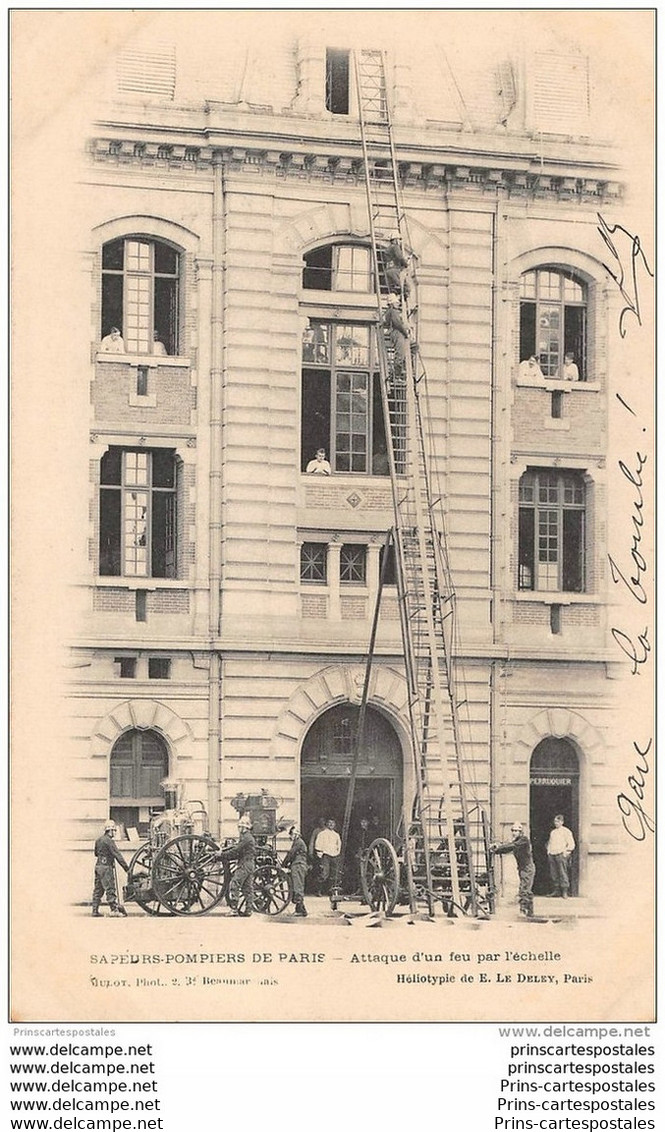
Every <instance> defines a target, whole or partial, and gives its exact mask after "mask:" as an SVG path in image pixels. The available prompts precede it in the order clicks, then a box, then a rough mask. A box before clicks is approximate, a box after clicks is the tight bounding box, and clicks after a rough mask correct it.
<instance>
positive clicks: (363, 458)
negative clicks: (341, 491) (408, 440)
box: [335, 373, 369, 472]
mask: <svg viewBox="0 0 665 1132" xmlns="http://www.w3.org/2000/svg"><path fill="white" fill-rule="evenodd" d="M368 378H369V375H368V374H366V373H338V374H337V375H336V379H337V383H338V389H337V397H336V403H335V412H336V416H335V448H336V451H337V455H338V457H340V456H342V454H344V457H346V454H348V455H349V456H350V462H348V461H347V460H346V458H344V460H343V463H344V464H346V465H347V466H346V467H342V466H340V464H339V462H338V463H337V469H338V470H339V471H342V470H343V471H352V472H364V471H366V470H367V433H368V427H367V426H368V409H369V406H368V398H367V392H368ZM349 395H350V396H349ZM349 408H350V409H351V410H352V411H351V412H350V413H349V412H348V409H349Z"/></svg>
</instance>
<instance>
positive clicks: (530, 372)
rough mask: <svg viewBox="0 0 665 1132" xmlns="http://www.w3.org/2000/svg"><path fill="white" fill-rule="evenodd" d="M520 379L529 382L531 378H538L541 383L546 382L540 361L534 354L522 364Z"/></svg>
mask: <svg viewBox="0 0 665 1132" xmlns="http://www.w3.org/2000/svg"><path fill="white" fill-rule="evenodd" d="M520 377H521V378H526V379H527V380H528V379H529V378H536V379H537V380H539V381H543V380H544V378H545V374H544V373H543V371H542V369H541V368H540V365H539V363H538V359H537V358H536V357H535V356H534V355H533V354H532V355H531V357H530V358H526V360H525V361H523V362H520Z"/></svg>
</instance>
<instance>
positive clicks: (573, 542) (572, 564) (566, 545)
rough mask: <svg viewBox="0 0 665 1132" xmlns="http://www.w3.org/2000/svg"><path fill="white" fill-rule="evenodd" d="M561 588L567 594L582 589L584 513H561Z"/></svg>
mask: <svg viewBox="0 0 665 1132" xmlns="http://www.w3.org/2000/svg"><path fill="white" fill-rule="evenodd" d="M562 574H563V577H562V588H563V589H564V590H566V591H567V592H569V593H571V592H572V593H581V592H582V591H583V589H584V511H581V510H575V511H568V510H566V509H564V512H563V570H562Z"/></svg>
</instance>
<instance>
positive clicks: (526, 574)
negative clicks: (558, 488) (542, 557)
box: [518, 507, 535, 590]
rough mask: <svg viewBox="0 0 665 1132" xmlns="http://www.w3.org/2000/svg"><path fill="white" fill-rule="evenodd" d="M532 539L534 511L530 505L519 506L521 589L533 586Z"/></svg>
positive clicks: (529, 588) (519, 580)
mask: <svg viewBox="0 0 665 1132" xmlns="http://www.w3.org/2000/svg"><path fill="white" fill-rule="evenodd" d="M534 539H535V511H534V510H533V508H532V507H520V513H519V547H518V587H519V589H521V590H532V589H533V588H534Z"/></svg>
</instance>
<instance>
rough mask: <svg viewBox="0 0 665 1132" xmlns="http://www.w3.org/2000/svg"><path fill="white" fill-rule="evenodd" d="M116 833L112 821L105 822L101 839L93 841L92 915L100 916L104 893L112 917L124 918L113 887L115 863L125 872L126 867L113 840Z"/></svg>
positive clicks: (124, 912) (123, 911)
mask: <svg viewBox="0 0 665 1132" xmlns="http://www.w3.org/2000/svg"><path fill="white" fill-rule="evenodd" d="M115 833H116V824H115V822H114V821H111V820H109V821H107V823H106V825H105V826H104V832H103V834H102V835H101V837H98V838H97V840H96V841H95V857H96V860H95V885H94V888H93V890H92V914H93V916H101V912H100V911H99V905H100V903H101V899H102V896H103V895H104V893H106V902H107V904H108V906H109V908H110V909H111V915H112V916H126V915H127V913H126V911H125V909H124V908H123V906H122V904H119V903H118V893H117V891H116V885H115V862H116V861H117V862H118V864H119V865H120V867H121V868H123V869H124V870H125V872H127V869H128V865H127V862H126V861H125V858H124V857H123V855H122V853H121V852H120V850H119V849H118V846H117V845H116V844H115V842H114V840H113V838H114V837H115Z"/></svg>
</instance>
